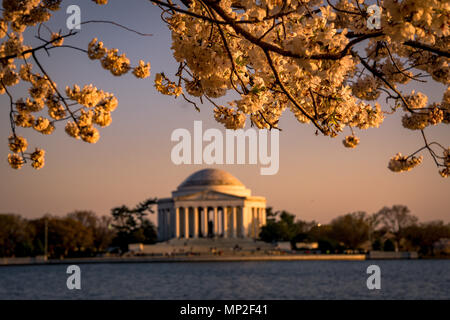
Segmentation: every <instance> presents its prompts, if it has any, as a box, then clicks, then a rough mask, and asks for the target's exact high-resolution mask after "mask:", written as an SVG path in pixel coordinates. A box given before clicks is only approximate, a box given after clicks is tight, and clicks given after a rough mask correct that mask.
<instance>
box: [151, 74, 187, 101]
mask: <svg viewBox="0 0 450 320" xmlns="http://www.w3.org/2000/svg"><path fill="white" fill-rule="evenodd" d="M155 88H156V90H158V91H159V92H160V93H162V94H165V95H169V96H175V97H178V96H179V95H180V94H182V93H183V88H182V87H181V86H179V85H177V84H175V82H172V81H170V80H169V79H168V78H167V77H166V76H165V75H164V74H163V73H157V74H156V76H155Z"/></svg>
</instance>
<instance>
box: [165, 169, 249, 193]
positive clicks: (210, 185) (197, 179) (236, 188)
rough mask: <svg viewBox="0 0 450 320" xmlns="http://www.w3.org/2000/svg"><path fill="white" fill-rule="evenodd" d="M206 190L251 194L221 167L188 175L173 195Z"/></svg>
mask: <svg viewBox="0 0 450 320" xmlns="http://www.w3.org/2000/svg"><path fill="white" fill-rule="evenodd" d="M205 190H214V191H217V192H222V193H227V194H232V195H236V196H250V193H251V192H250V190H249V189H247V188H245V186H244V185H243V184H242V182H241V181H239V180H238V179H237V178H236V177H234V176H233V175H232V174H230V173H228V172H226V171H224V170H220V169H203V170H200V171H197V172H194V173H193V174H191V175H190V176H189V177H187V178H186V179H185V180H184V181H183V182H182V183H181V184H180V185H179V186H178V188H177V190H176V191H174V192H173V195H174V196H181V195H186V194H190V193H195V192H199V191H205Z"/></svg>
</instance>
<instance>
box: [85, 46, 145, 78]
mask: <svg viewBox="0 0 450 320" xmlns="http://www.w3.org/2000/svg"><path fill="white" fill-rule="evenodd" d="M88 56H89V58H90V59H92V60H100V62H101V65H102V67H103V68H104V69H106V70H109V71H110V72H111V74H113V75H114V76H121V75H124V74H126V73H128V71H130V70H131V65H130V60H129V59H128V58H127V56H126V55H125V54H124V53H122V54H121V55H119V50H118V49H115V48H113V49H108V48H106V47H105V46H104V44H103V42H101V41H98V39H97V38H94V39H92V41H91V42H90V43H89V45H88ZM133 74H134V75H135V76H136V77H137V78H140V79H145V78H147V77H149V76H150V63H147V64H146V63H145V62H144V61H142V60H140V61H139V65H138V66H136V67H135V68H134V69H133Z"/></svg>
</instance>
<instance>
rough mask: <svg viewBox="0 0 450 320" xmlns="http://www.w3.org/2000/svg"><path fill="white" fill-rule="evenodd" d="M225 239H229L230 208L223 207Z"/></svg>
mask: <svg viewBox="0 0 450 320" xmlns="http://www.w3.org/2000/svg"><path fill="white" fill-rule="evenodd" d="M222 213H223V214H222V222H223V223H222V226H223V237H224V238H228V207H225V206H224V207H222Z"/></svg>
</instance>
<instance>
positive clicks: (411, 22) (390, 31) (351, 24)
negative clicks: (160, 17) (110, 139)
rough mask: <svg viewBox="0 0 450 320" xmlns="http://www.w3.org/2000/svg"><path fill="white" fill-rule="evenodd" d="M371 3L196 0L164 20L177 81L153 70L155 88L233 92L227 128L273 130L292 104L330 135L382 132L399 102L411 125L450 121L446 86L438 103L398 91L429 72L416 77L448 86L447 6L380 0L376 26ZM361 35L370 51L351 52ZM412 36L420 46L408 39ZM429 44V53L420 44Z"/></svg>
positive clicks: (212, 94)
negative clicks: (384, 97) (176, 65)
mask: <svg viewBox="0 0 450 320" xmlns="http://www.w3.org/2000/svg"><path fill="white" fill-rule="evenodd" d="M370 4H372V3H369V1H364V0H358V1H355V0H338V1H336V2H334V5H330V4H329V3H328V5H327V4H326V3H325V2H324V1H320V0H310V1H306V2H305V1H297V0H291V1H281V0H268V1H257V0H223V1H220V2H214V3H212V2H209V1H206V2H204V1H196V0H193V1H190V2H189V8H188V11H189V13H180V12H177V11H176V10H175V11H172V12H171V13H170V14H169V13H168V12H166V13H168V15H169V17H168V18H167V19H164V21H165V22H167V24H168V27H169V29H170V30H171V32H172V51H173V56H174V58H175V60H176V61H177V62H178V63H180V68H179V70H178V72H177V74H176V76H177V77H179V79H180V81H179V82H178V84H175V82H171V81H169V80H168V79H167V78H166V77H162V76H157V77H156V79H155V86H156V88H157V89H158V91H160V92H161V93H163V94H169V95H174V89H175V88H178V87H179V86H180V85H181V84H184V89H185V90H186V92H187V93H188V94H189V95H191V96H194V97H200V98H202V97H206V98H207V99H208V100H212V99H216V98H222V97H225V96H227V97H228V95H227V94H228V93H229V92H230V91H231V92H233V94H232V95H229V96H233V97H234V96H236V94H237V95H238V98H237V99H233V100H231V101H228V105H229V106H223V105H220V106H218V104H216V103H213V104H214V107H215V108H214V118H215V119H216V121H218V122H219V123H222V124H223V125H224V126H225V127H226V128H228V129H239V128H242V127H243V126H244V125H245V119H247V118H248V119H250V121H251V123H252V125H256V126H257V127H258V128H277V126H278V123H279V119H280V117H281V115H282V114H283V113H284V111H286V110H290V111H291V112H292V113H293V115H294V116H295V117H296V118H297V120H298V121H299V122H301V123H311V122H312V123H313V124H314V126H315V127H316V128H318V129H319V130H320V131H321V132H322V133H323V134H325V135H329V136H331V137H335V136H337V135H338V134H339V133H341V132H342V131H344V129H345V128H357V129H368V128H378V127H379V126H380V125H381V124H382V122H383V121H384V119H385V116H386V115H387V114H392V113H394V112H395V111H396V110H397V109H398V108H399V107H401V109H403V110H404V112H405V115H404V116H403V118H402V124H403V126H404V127H406V128H408V129H413V130H417V129H424V128H425V127H427V126H429V125H436V124H439V123H449V122H450V91H449V90H450V89H447V92H446V93H445V94H444V97H443V101H442V103H440V104H439V103H432V104H430V105H427V103H428V97H427V96H426V95H424V94H423V93H420V92H418V93H417V94H416V93H414V92H412V94H410V95H402V92H401V90H400V86H402V85H405V84H408V83H410V82H411V81H412V80H419V81H421V79H420V77H423V75H422V74H415V72H414V71H417V70H419V71H420V70H422V71H425V73H427V74H429V75H431V77H432V78H433V80H435V81H437V82H440V83H443V84H445V85H448V84H449V82H450V65H449V59H448V58H447V57H446V56H445V55H441V54H439V53H438V54H436V52H438V51H440V50H441V51H443V52H448V50H449V44H450V42H449V41H448V37H449V36H450V33H449V25H450V21H449V18H450V14H449V12H450V8H449V6H448V4H447V3H446V2H444V1H437V0H432V1H417V0H403V1H397V0H384V1H379V2H378V3H377V4H378V5H379V7H380V11H381V28H380V29H379V30H375V31H374V30H371V29H369V27H368V23H367V18H368V16H367V14H366V13H367V9H368V7H369V5H370ZM199 16H203V17H208V19H206V18H205V19H199V18H198V17H199ZM210 19H213V20H215V21H218V22H214V21H210ZM230 21H233V22H232V23H231V22H230ZM372 35H373V36H372ZM366 36H367V38H365V37H366ZM358 37H361V38H365V39H368V41H367V42H365V45H366V55H365V56H364V55H360V54H359V51H357V50H356V49H355V47H351V46H350V48H351V49H350V50H349V49H348V48H349V45H351V43H350V42H351V41H352V42H353V41H355V40H358V39H357V38H358ZM414 41H416V42H418V44H417V45H416V44H415V43H413V44H410V43H408V42H414ZM361 43H363V42H361ZM427 46H430V47H432V48H433V49H432V50H428V49H425V50H424V49H423V48H426V47H427ZM273 48H274V49H273ZM346 50H347V51H346ZM340 53H342V54H340ZM321 56H323V57H324V58H320V57H321ZM318 57H319V58H318ZM178 90H179V91H180V92H181V90H182V89H181V88H179V89H178ZM385 93H387V95H388V99H387V100H386V101H388V100H389V99H393V100H394V105H393V106H390V110H389V111H383V110H382V109H381V105H380V104H379V103H378V102H376V100H378V99H379V98H380V97H382V95H383V94H385ZM358 143H359V138H357V137H356V136H354V135H353V134H352V135H351V136H347V137H346V138H345V139H344V141H343V144H344V146H345V147H349V148H354V147H356V146H357V145H358ZM418 159H421V158H415V157H413V158H411V159H409V158H408V159H407V160H405V161H403V160H402V159H401V158H398V159H396V160H395V161H397V162H393V161H394V160H392V161H391V162H392V165H391V167H392V168H402V169H401V170H395V171H396V172H400V171H405V170H404V169H405V168H412V167H413V166H415V165H417V164H418V163H419V160H418ZM394 163H402V165H401V166H400V165H394Z"/></svg>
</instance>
